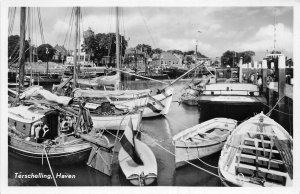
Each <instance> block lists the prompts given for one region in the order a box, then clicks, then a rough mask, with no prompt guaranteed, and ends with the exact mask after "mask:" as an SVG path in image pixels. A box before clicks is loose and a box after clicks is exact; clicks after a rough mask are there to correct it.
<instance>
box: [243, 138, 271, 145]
mask: <svg viewBox="0 0 300 194" xmlns="http://www.w3.org/2000/svg"><path fill="white" fill-rule="evenodd" d="M245 140H247V141H254V139H252V138H248V137H246V138H245ZM258 142H260V143H262V141H261V140H260V139H258ZM264 143H265V144H270V143H271V142H270V141H269V140H264Z"/></svg>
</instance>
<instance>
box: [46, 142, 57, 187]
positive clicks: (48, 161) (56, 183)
mask: <svg viewBox="0 0 300 194" xmlns="http://www.w3.org/2000/svg"><path fill="white" fill-rule="evenodd" d="M44 151H45V155H46V159H47V162H48V166H49V169H50V172H51V174H52V177H53V181H54V184H55V186H57V183H56V180H55V177H54V174H53V171H52V168H51V165H50V162H49V158H48V154H47V151H46V147H44Z"/></svg>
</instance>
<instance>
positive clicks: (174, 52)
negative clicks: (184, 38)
mask: <svg viewBox="0 0 300 194" xmlns="http://www.w3.org/2000/svg"><path fill="white" fill-rule="evenodd" d="M167 52H170V53H172V54H177V55H183V52H182V51H181V50H176V49H173V50H168V51H167Z"/></svg>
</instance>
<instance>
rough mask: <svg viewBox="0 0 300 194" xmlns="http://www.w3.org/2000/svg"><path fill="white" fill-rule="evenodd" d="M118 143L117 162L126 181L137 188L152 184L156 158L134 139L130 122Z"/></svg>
mask: <svg viewBox="0 0 300 194" xmlns="http://www.w3.org/2000/svg"><path fill="white" fill-rule="evenodd" d="M120 142H121V146H122V147H121V149H120V151H119V155H118V160H119V164H120V167H121V169H122V171H123V173H124V175H125V176H126V179H127V180H129V181H130V182H131V183H132V184H133V185H137V186H143V185H150V184H152V183H153V182H154V181H155V180H156V178H157V162H156V158H155V155H154V154H153V152H152V150H151V149H150V148H149V147H148V146H147V145H146V144H145V143H143V142H141V141H140V140H138V139H137V138H136V137H134V135H133V130H132V122H131V120H130V121H129V122H128V125H127V126H126V129H125V131H124V135H123V136H122V139H121V140H120Z"/></svg>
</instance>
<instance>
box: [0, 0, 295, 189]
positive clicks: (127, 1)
mask: <svg viewBox="0 0 300 194" xmlns="http://www.w3.org/2000/svg"><path fill="white" fill-rule="evenodd" d="M0 5H1V28H0V29H1V39H0V40H1V41H0V42H1V47H0V48H1V49H0V50H1V55H0V58H1V63H0V72H1V76H0V83H1V84H0V101H1V105H0V110H1V111H0V116H1V121H0V123H1V124H0V126H1V127H0V131H1V132H0V138H1V139H0V143H1V144H0V145H1V150H0V153H1V157H0V158H1V162H0V163H1V169H0V172H1V180H0V184H1V193H5V194H6V193H20V192H22V193H31V194H33V193H39V194H40V193H45V192H47V193H48V192H49V193H50V192H51V193H53V192H59V193H85V194H86V193H95V192H97V193H121V192H122V193H124V192H126V193H129V192H130V193H139V194H140V193H141V192H145V191H146V192H149V193H150V192H151V193H154V192H160V193H163V192H167V193H174V192H176V193H191V192H192V193H200V192H201V193H207V192H218V193H224V192H225V193H241V192H243V193H244V194H247V193H251V194H253V193H255V192H264V194H267V193H270V194H271V193H272V194H273V193H287V192H288V193H291V194H292V193H295V194H296V193H297V194H299V193H300V174H299V173H300V170H299V166H300V160H299V155H300V147H299V146H300V143H299V141H300V138H299V135H300V133H299V129H298V127H299V126H300V125H299V122H300V119H299V118H300V117H299V116H300V114H299V111H300V109H299V108H296V107H300V104H299V99H300V88H299V83H300V78H299V76H297V75H299V73H300V72H299V67H297V66H299V65H300V57H299V54H300V49H299V46H300V21H299V18H300V1H299V0H248V1H246V0H213V1H212V0H211V1H209V0H189V1H188V0H180V1H178V0H177V1H174V0H149V1H141V0H123V1H121V0H110V1H109V0H98V1H97V0H45V1H42V0H26V1H24V0H15V1H9V0H2V1H1V4H0ZM57 5H59V6H57ZM9 6H17V7H19V6H40V7H70V6H83V7H84V6H85V7H89V6H93V7H101V6H120V7H129V6H130V7H131V6H151V7H152V6H158V7H159V6H164V7H228V6H230V7H235V6H245V7H246V6H249V7H251V6H292V7H294V26H293V30H294V44H293V47H294V49H293V56H294V64H295V65H294V67H295V70H294V75H296V76H294V84H295V85H294V150H293V151H294V164H295V165H294V186H293V187H290V188H288V187H286V188H265V189H254V188H225V187H212V188H211V187H175V186H173V187H164V186H157V187H146V188H136V187H119V186H113V187H104V186H98V187H58V188H55V187H27V186H26V187H8V186H7V185H8V178H7V177H8V169H7V165H8V164H7V160H8V153H7V143H8V142H7V130H6V129H7V116H6V113H7V66H6V64H7V56H8V55H7V23H8V20H7V15H8V7H9Z"/></svg>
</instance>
